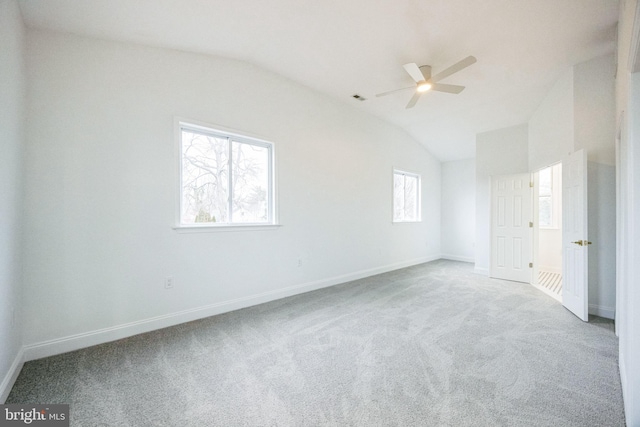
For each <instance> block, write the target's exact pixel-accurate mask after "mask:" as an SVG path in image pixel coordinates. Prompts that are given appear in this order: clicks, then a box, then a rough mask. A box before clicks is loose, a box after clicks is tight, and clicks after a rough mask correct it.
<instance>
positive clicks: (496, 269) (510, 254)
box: [489, 173, 532, 283]
mask: <svg viewBox="0 0 640 427" xmlns="http://www.w3.org/2000/svg"><path fill="white" fill-rule="evenodd" d="M530 179H531V176H530V174H528V173H523V174H516V175H505V176H496V177H493V178H492V185H491V189H492V192H491V266H490V269H489V275H490V276H491V277H495V278H498V279H506V280H514V281H518V282H527V283H529V282H530V281H531V269H530V268H529V262H530V261H531V228H529V221H531V213H532V210H531V202H532V201H531V194H532V191H531V188H530V186H529V182H530Z"/></svg>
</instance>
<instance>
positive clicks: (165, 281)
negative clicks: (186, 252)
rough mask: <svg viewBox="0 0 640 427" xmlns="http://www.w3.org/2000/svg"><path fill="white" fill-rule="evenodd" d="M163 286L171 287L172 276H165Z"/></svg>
mask: <svg viewBox="0 0 640 427" xmlns="http://www.w3.org/2000/svg"><path fill="white" fill-rule="evenodd" d="M164 288H165V289H173V277H167V278H166V279H164Z"/></svg>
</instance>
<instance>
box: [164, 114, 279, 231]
mask: <svg viewBox="0 0 640 427" xmlns="http://www.w3.org/2000/svg"><path fill="white" fill-rule="evenodd" d="M185 128H186V129H192V130H195V131H200V132H205V133H215V134H218V135H223V136H227V137H230V138H233V140H235V141H237V142H246V143H249V144H254V145H261V146H264V147H270V150H269V162H270V164H271V173H270V174H269V191H270V195H269V202H270V205H269V208H268V213H269V218H270V221H269V222H261V223H228V224H219V223H218V224H216V223H203V224H183V223H182V212H181V210H182V129H185ZM174 144H175V147H176V151H175V153H176V160H175V163H174V164H175V165H176V168H177V172H176V174H175V176H177V179H176V181H177V185H176V195H177V198H176V210H175V225H174V226H173V227H172V228H173V229H174V230H176V231H177V232H179V233H202V232H204V233H211V232H219V231H222V232H225V231H262V230H277V229H278V228H280V227H281V226H282V225H281V224H279V223H278V216H277V206H278V200H277V193H278V192H277V186H276V182H277V180H276V146H275V144H274V143H273V142H271V141H268V140H266V139H264V138H261V137H259V136H255V135H252V134H249V133H247V132H240V131H237V130H235V129H230V128H227V127H224V126H219V125H213V124H209V123H203V122H199V121H197V120H190V119H185V118H182V117H174Z"/></svg>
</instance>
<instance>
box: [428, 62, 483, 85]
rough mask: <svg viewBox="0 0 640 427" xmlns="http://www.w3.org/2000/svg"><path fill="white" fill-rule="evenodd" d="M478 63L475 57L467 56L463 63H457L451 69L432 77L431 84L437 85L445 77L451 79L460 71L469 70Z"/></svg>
mask: <svg viewBox="0 0 640 427" xmlns="http://www.w3.org/2000/svg"><path fill="white" fill-rule="evenodd" d="M476 61H477V59H476V58H475V57H473V56H467V57H466V58H464V59H463V60H462V61H459V62H456V63H455V64H453V65H452V66H451V67H449V68H447V69H446V70H443V71H440V72H439V73H438V74H436V75H435V76H433V77H431V82H432V83H437V82H439V81H440V80H442V79H444V78H445V77H449V76H450V75H451V74H453V73H457V72H458V71H461V70H463V69H465V68H467V67H468V66H469V65H471V64H474V63H475V62H476Z"/></svg>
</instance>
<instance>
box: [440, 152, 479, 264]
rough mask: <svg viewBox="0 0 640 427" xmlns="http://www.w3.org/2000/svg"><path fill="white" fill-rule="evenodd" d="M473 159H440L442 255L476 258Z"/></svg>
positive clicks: (469, 259)
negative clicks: (442, 161) (443, 161)
mask: <svg viewBox="0 0 640 427" xmlns="http://www.w3.org/2000/svg"><path fill="white" fill-rule="evenodd" d="M475 193H476V165H475V159H468V160H459V161H453V162H445V163H442V200H441V204H442V220H441V228H442V243H441V248H442V257H443V258H447V259H452V260H457V261H466V262H474V261H475V229H476V221H475V215H474V212H475V203H476V202H475V200H476V194H475Z"/></svg>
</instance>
